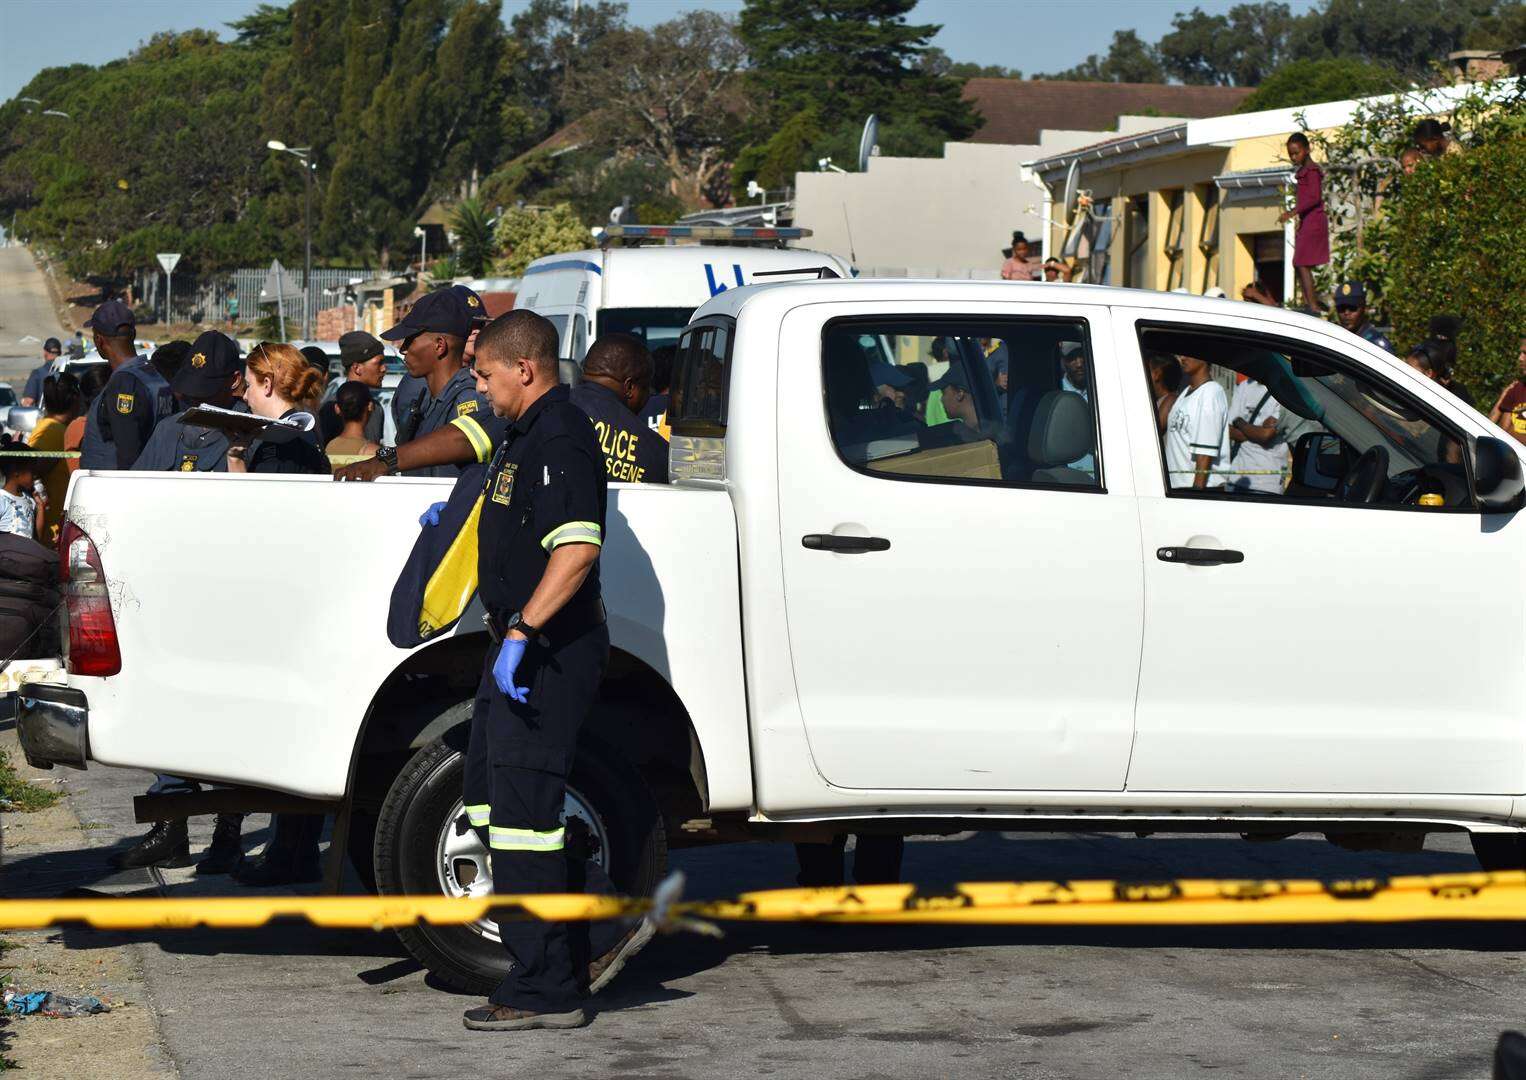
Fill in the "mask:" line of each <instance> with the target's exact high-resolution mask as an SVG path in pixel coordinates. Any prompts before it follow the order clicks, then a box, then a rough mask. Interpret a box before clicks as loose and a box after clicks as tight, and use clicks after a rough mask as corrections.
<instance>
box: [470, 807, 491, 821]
mask: <svg viewBox="0 0 1526 1080" xmlns="http://www.w3.org/2000/svg"><path fill="white" fill-rule="evenodd" d="M491 810H492V807H491V806H489V805H488V804H487V803H478V804H477V805H475V806H468V807H467V808H466V820H467V821H470V822H471V823H472V824H473V825H486V824H487V819H488V812H489V811H491Z"/></svg>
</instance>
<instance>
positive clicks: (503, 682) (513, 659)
mask: <svg viewBox="0 0 1526 1080" xmlns="http://www.w3.org/2000/svg"><path fill="white" fill-rule="evenodd" d="M528 644H529V642H528V641H525V640H524V639H523V638H512V637H511V638H504V639H503V645H502V647H501V648H499V650H498V659H496V660H494V661H493V681H494V682H495V683H497V684H498V689H500V690H502V691H503V692H504V694H505V695H506V696H508V697H509V698H511V699H512V700H514V701H517V702H519V703H520V704H521V705H523V704H525V703H526V702H527V701H529V700H530V688H529V687H528V686H515V685H514V673H515V672H516V671H518V670H519V663H520V661H521V660H523V659H524V658H525V646H526V645H528Z"/></svg>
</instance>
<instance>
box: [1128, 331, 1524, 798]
mask: <svg viewBox="0 0 1526 1080" xmlns="http://www.w3.org/2000/svg"><path fill="white" fill-rule="evenodd" d="M1115 320H1116V321H1115V331H1116V333H1117V335H1118V340H1117V346H1118V352H1117V355H1118V357H1119V364H1120V369H1121V376H1122V379H1123V383H1124V388H1125V390H1126V391H1127V392H1128V394H1129V399H1128V405H1129V412H1128V421H1129V425H1130V429H1131V432H1132V436H1133V438H1134V454H1133V460H1134V462H1135V463H1136V483H1137V484H1138V488H1139V508H1140V519H1141V522H1142V525H1143V529H1144V548H1145V595H1146V597H1147V603H1146V609H1145V638H1144V654H1143V664H1142V668H1141V672H1140V679H1139V707H1138V712H1137V715H1136V735H1135V744H1134V755H1133V761H1132V764H1131V766H1130V769H1129V777H1128V787H1129V790H1131V791H1133V790H1141V791H1201V792H1219V791H1224V792H1239V791H1244V792H1290V793H1297V792H1312V793H1326V792H1330V793H1352V795H1353V796H1354V797H1358V798H1359V796H1360V794H1361V793H1414V794H1504V793H1519V792H1521V791H1526V755H1523V754H1522V734H1521V732H1522V728H1521V702H1522V701H1523V700H1526V665H1523V664H1522V662H1521V658H1522V657H1523V656H1526V589H1523V583H1526V565H1523V564H1526V545H1523V543H1522V537H1521V535H1520V533H1521V531H1522V528H1523V522H1522V521H1520V520H1517V519H1518V518H1519V515H1493V516H1485V515H1482V514H1481V513H1480V512H1479V511H1478V510H1476V509H1474V508H1473V505H1472V502H1473V500H1472V497H1471V493H1470V491H1471V489H1470V487H1469V479H1468V469H1467V466H1466V465H1465V464H1464V448H1465V445H1466V443H1467V441H1468V438H1469V430H1468V428H1467V426H1466V425H1465V424H1464V423H1461V422H1459V421H1458V419H1457V416H1456V414H1455V412H1453V411H1452V408H1451V405H1450V399H1449V398H1447V397H1446V396H1445V394H1444V393H1443V392H1441V391H1439V390H1436V391H1434V392H1432V393H1430V394H1428V393H1426V390H1427V389H1428V386H1426V385H1425V384H1422V385H1420V386H1416V385H1415V384H1414V383H1413V382H1412V381H1411V379H1410V378H1409V374H1408V371H1407V369H1404V368H1402V367H1400V366H1399V363H1398V361H1392V366H1391V367H1390V366H1386V365H1385V364H1384V362H1383V361H1382V360H1379V359H1377V358H1372V359H1366V358H1365V354H1364V353H1363V352H1362V351H1361V350H1359V349H1357V348H1356V347H1355V346H1347V347H1342V346H1341V345H1340V344H1338V343H1336V342H1335V341H1332V340H1330V339H1327V338H1324V337H1322V336H1320V335H1317V334H1307V333H1304V332H1302V331H1300V332H1299V333H1298V335H1297V337H1298V338H1299V339H1300V340H1294V339H1293V336H1292V335H1291V334H1290V333H1289V331H1288V330H1287V329H1284V328H1281V327H1275V326H1272V325H1270V324H1268V323H1265V322H1260V321H1256V320H1251V319H1246V318H1239V317H1226V318H1223V319H1219V320H1213V321H1212V322H1211V323H1210V324H1209V325H1205V324H1204V320H1202V319H1194V320H1192V322H1191V323H1187V322H1185V321H1183V320H1182V319H1181V314H1180V313H1179V312H1172V313H1166V312H1162V313H1160V315H1159V317H1158V318H1157V319H1155V320H1153V321H1152V318H1151V316H1149V315H1145V314H1140V315H1137V316H1136V315H1126V314H1125V313H1123V312H1122V311H1121V310H1120V311H1117V312H1115ZM1172 320H1174V321H1172ZM1130 351H1132V352H1133V353H1134V355H1133V356H1132V357H1131V358H1130V359H1127V360H1126V359H1124V358H1125V357H1127V356H1128V354H1129V352H1130ZM1146 358H1149V359H1151V360H1153V361H1154V363H1155V366H1156V368H1157V371H1158V373H1159V374H1158V379H1159V380H1160V381H1161V382H1162V383H1163V385H1164V388H1165V391H1166V392H1168V393H1176V394H1178V395H1186V398H1187V402H1188V404H1177V405H1173V406H1172V408H1171V411H1170V413H1169V415H1168V416H1167V418H1166V420H1167V422H1166V430H1165V432H1164V434H1163V433H1162V432H1161V431H1160V429H1159V427H1158V424H1157V418H1156V410H1155V408H1153V405H1154V403H1155V401H1156V399H1157V398H1158V396H1159V395H1160V394H1161V393H1162V388H1161V387H1156V388H1154V389H1152V388H1151V386H1150V382H1149V380H1148V377H1147V374H1146V370H1145V359H1146ZM1239 376H1246V377H1247V379H1246V381H1244V382H1239V381H1237V380H1238V377H1239ZM1194 378H1197V379H1200V380H1206V381H1202V382H1201V383H1200V384H1199V385H1198V386H1197V387H1194V386H1193V385H1192V380H1193V379H1194ZM1178 380H1180V381H1178ZM1172 383H1175V384H1176V385H1175V387H1174V389H1173V388H1172V386H1171V385H1170V384H1172ZM1226 387H1227V388H1228V390H1227V391H1226V389H1225V388H1226ZM1200 395H1208V397H1210V398H1213V399H1215V400H1216V401H1220V402H1224V403H1225V404H1227V410H1226V411H1224V412H1222V413H1221V412H1218V410H1217V406H1215V408H1214V409H1212V410H1209V409H1206V408H1205V407H1203V406H1202V402H1194V401H1193V399H1195V398H1198V397H1199V396H1200ZM1221 395H1222V396H1221ZM1210 412H1213V413H1215V414H1217V415H1218V417H1219V419H1218V420H1217V421H1215V423H1216V424H1218V425H1220V428H1222V426H1223V425H1226V424H1227V425H1230V428H1225V429H1223V430H1225V432H1226V434H1230V431H1231V430H1232V428H1233V427H1234V426H1236V425H1235V421H1236V420H1240V419H1243V420H1245V421H1246V422H1245V423H1243V424H1240V425H1238V426H1239V428H1240V430H1241V431H1242V433H1246V432H1248V433H1249V434H1251V435H1252V436H1254V438H1255V439H1257V440H1260V441H1261V442H1266V443H1267V445H1260V444H1259V443H1257V444H1256V445H1253V446H1251V447H1249V448H1247V447H1246V446H1245V443H1246V440H1245V439H1235V438H1233V436H1232V434H1231V435H1230V447H1231V454H1230V456H1229V457H1228V459H1227V460H1225V459H1222V458H1219V457H1218V456H1217V451H1216V449H1215V444H1216V442H1217V439H1218V432H1219V430H1220V428H1215V430H1214V431H1212V432H1208V431H1206V430H1203V431H1200V430H1199V429H1198V427H1197V426H1194V425H1196V424H1198V422H1199V421H1203V418H1204V417H1205V416H1207V415H1208V413H1210ZM1204 423H1206V421H1204ZM1189 436H1190V441H1193V442H1199V443H1201V444H1202V445H1203V446H1204V447H1206V448H1207V451H1206V452H1205V453H1204V454H1203V456H1204V457H1208V458H1211V459H1212V461H1211V464H1210V472H1209V474H1208V475H1207V476H1206V477H1205V478H1204V487H1202V488H1201V489H1198V488H1195V487H1194V486H1193V482H1194V480H1195V478H1196V473H1197V471H1198V466H1199V465H1200V464H1201V463H1200V462H1198V461H1196V460H1191V459H1185V460H1184V457H1183V453H1182V445H1185V444H1184V443H1179V444H1178V445H1177V447H1176V450H1175V451H1173V450H1172V449H1171V440H1172V439H1174V438H1175V439H1188V438H1189ZM1162 439H1165V440H1166V443H1165V446H1164V447H1163V445H1162ZM1236 447H1239V449H1238V450H1237V449H1236ZM1196 456H1197V455H1192V458H1196ZM1289 474H1291V475H1289ZM1432 504H1433V505H1432Z"/></svg>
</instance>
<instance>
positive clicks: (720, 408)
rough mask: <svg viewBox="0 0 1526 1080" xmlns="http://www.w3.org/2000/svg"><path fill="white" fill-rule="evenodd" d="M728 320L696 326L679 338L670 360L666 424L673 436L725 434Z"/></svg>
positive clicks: (729, 333)
mask: <svg viewBox="0 0 1526 1080" xmlns="http://www.w3.org/2000/svg"><path fill="white" fill-rule="evenodd" d="M731 330H732V327H731V325H730V323H729V320H721V321H716V322H711V323H699V324H696V325H695V326H692V327H690V328H689V329H688V330H686V331H685V332H684V334H683V336H682V337H681V338H679V339H678V352H677V354H676V355H675V356H674V357H673V385H672V391H671V393H672V397H671V399H670V401H669V404H668V422H669V424H671V425H672V429H673V432H674V434H677V435H698V436H719V435H724V434H725V433H726V377H727V373H728V368H729V366H730V363H731V338H732V334H731Z"/></svg>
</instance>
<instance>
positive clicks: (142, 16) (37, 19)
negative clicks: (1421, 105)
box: [0, 0, 1313, 101]
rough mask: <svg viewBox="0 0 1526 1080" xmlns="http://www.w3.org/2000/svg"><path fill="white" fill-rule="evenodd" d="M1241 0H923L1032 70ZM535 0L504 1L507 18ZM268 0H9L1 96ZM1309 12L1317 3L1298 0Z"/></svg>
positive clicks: (650, 11)
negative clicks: (63, 67) (1118, 34)
mask: <svg viewBox="0 0 1526 1080" xmlns="http://www.w3.org/2000/svg"><path fill="white" fill-rule="evenodd" d="M1237 2H1239V0H919V2H918V4H917V7H916V10H915V11H914V12H913V13H912V18H913V20H915V21H917V22H929V23H940V24H942V26H943V29H942V30H941V31H940V32H939V34H938V36H937V37H936V38H934V39H933V44H935V45H937V46H938V47H939V48H941V49H942V50H943V51H944V52H946V53H948V55H949V56H950V57H951V58H952V59H954V60H968V61H972V62H974V63H978V64H1002V65H1004V66H1006V67H1009V68H1017V69H1019V70H1021V71H1023V72H1024V73H1026V74H1033V73H1035V72H1040V71H1059V70H1061V69H1064V68H1068V67H1071V66H1072V65H1074V64H1076V63H1078V62H1079V61H1081V60H1083V59H1085V58H1086V56H1087V55H1088V54H1090V53H1105V52H1106V51H1107V46H1108V42H1110V41H1111V40H1112V37H1113V31H1114V30H1121V29H1134V30H1137V31H1138V32H1139V35H1140V36H1141V37H1142V38H1144V39H1145V40H1146V41H1154V40H1156V39H1157V38H1159V37H1160V36H1161V35H1162V34H1163V33H1165V32H1167V31H1169V30H1170V29H1171V17H1172V15H1174V14H1175V13H1176V12H1178V11H1183V10H1187V9H1190V8H1193V7H1201V8H1202V9H1203V10H1205V11H1208V12H1211V13H1215V14H1217V13H1220V12H1224V11H1227V10H1228V9H1229V8H1230V7H1232V6H1233V5H1234V4H1235V3H1237ZM528 3H529V0H504V4H503V8H504V14H505V16H506V17H507V16H512V15H513V14H514V13H515V12H516V11H520V10H522V9H524V8H525V7H526V6H528ZM629 3H630V20H631V21H632V22H633V23H636V24H637V25H640V26H651V25H653V24H655V23H659V22H663V21H664V20H666V19H671V18H673V16H675V15H677V14H679V13H680V12H683V11H689V10H692V9H694V8H708V9H710V10H712V11H720V12H727V13H733V14H734V13H736V12H738V11H740V10H741V8H742V0H629ZM257 6H258V0H199V2H198V3H194V4H193V3H187V2H186V0H0V101H8V100H10V99H11V98H12V97H14V96H15V95H16V94H17V93H18V92H19V91H20V90H21V88H22V87H23V86H25V85H26V84H27V82H28V81H29V80H30V79H31V78H32V76H34V75H36V74H37V72H39V71H40V70H42V69H43V68H45V67H53V66H56V65H59V64H68V63H76V62H83V63H88V64H102V63H105V62H106V61H108V60H115V59H117V58H119V57H122V56H126V55H127V54H128V53H129V52H131V51H132V50H133V49H134V48H136V47H137V45H138V44H139V43H140V42H142V41H146V40H148V38H150V37H151V36H152V35H154V34H155V33H157V32H159V31H161V30H189V29H192V28H194V27H204V28H207V29H215V30H218V31H219V32H224V33H225V28H224V26H223V24H224V23H226V22H228V21H229V20H231V19H237V18H240V17H241V16H243V15H246V14H248V13H249V12H250V11H252V10H253V9H254V8H255V7H257ZM1292 6H1293V7H1294V9H1296V10H1300V11H1302V10H1307V9H1308V8H1310V7H1312V6H1313V2H1312V0H1294V2H1293V4H1292Z"/></svg>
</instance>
